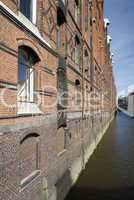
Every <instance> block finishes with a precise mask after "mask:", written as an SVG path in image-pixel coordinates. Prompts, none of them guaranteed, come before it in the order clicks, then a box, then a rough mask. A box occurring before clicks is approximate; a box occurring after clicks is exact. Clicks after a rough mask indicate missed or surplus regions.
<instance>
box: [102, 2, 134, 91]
mask: <svg viewBox="0 0 134 200" xmlns="http://www.w3.org/2000/svg"><path fill="white" fill-rule="evenodd" d="M104 1H105V17H106V18H108V19H109V20H110V22H111V25H110V27H109V33H110V35H111V37H112V52H113V53H114V58H113V60H114V64H113V68H114V75H115V80H116V85H117V89H118V92H120V91H122V90H124V89H127V87H128V86H129V85H134V0H104ZM131 88H132V87H131Z"/></svg>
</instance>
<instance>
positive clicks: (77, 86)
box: [75, 79, 82, 106]
mask: <svg viewBox="0 0 134 200" xmlns="http://www.w3.org/2000/svg"><path fill="white" fill-rule="evenodd" d="M80 86H81V84H80V81H79V79H76V80H75V89H76V95H75V102H76V105H77V106H80V105H81V102H82V93H81V87H80Z"/></svg>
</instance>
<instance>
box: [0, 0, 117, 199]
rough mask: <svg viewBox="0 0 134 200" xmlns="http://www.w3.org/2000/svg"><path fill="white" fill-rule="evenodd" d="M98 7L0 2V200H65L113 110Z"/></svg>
mask: <svg viewBox="0 0 134 200" xmlns="http://www.w3.org/2000/svg"><path fill="white" fill-rule="evenodd" d="M103 4H104V2H103V0H85V1H82V0H68V1H67V0H31V1H26V0H1V1H0V149H1V151H0V173H1V174H0V176H1V180H0V198H1V199H4V200H9V199H13V200H16V199H21V200H31V199H36V200H40V199H51V200H53V199H59V200H62V199H63V198H64V196H65V194H66V193H67V191H68V189H69V188H70V186H71V185H72V184H73V183H74V182H75V180H76V179H77V177H78V175H79V173H80V171H81V170H82V168H83V167H84V166H85V163H86V162H87V160H88V158H89V157H90V155H91V154H92V152H93V150H94V148H95V147H96V145H97V144H98V142H99V141H100V139H101V137H102V135H103V134H104V132H105V130H106V128H107V127H108V125H109V123H110V121H111V119H112V118H113V114H114V111H115V109H116V87H115V83H114V77H113V72H112V56H111V52H110V40H111V39H110V37H109V36H108V30H107V27H108V24H109V22H108V20H105V21H104V17H103Z"/></svg>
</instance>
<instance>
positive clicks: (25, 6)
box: [20, 0, 31, 20]
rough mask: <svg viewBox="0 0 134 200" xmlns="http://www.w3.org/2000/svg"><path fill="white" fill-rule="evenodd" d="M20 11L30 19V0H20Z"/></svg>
mask: <svg viewBox="0 0 134 200" xmlns="http://www.w3.org/2000/svg"><path fill="white" fill-rule="evenodd" d="M20 11H21V12H22V13H23V15H25V16H26V17H27V18H28V19H30V20H31V0H20Z"/></svg>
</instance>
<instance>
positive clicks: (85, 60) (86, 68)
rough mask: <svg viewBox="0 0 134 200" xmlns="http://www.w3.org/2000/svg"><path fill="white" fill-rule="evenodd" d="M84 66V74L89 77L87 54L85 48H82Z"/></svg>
mask: <svg viewBox="0 0 134 200" xmlns="http://www.w3.org/2000/svg"><path fill="white" fill-rule="evenodd" d="M84 67H85V74H86V76H87V77H88V78H89V76H90V62H89V55H88V51H87V49H85V50H84Z"/></svg>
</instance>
